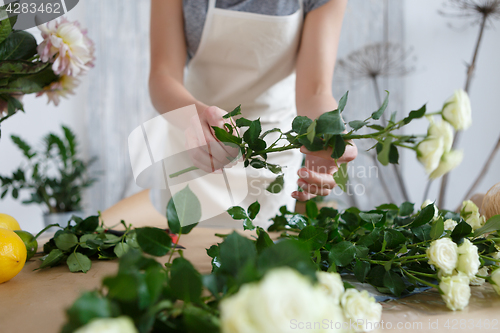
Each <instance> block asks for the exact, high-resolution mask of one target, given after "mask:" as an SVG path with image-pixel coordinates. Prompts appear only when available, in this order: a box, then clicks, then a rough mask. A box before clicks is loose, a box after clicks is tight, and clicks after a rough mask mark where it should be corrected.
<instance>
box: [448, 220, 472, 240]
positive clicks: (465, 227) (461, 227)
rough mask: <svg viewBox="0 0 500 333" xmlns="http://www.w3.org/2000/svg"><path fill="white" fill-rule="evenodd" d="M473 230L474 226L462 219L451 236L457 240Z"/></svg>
mask: <svg viewBox="0 0 500 333" xmlns="http://www.w3.org/2000/svg"><path fill="white" fill-rule="evenodd" d="M471 232H472V227H471V226H470V224H468V223H467V222H465V221H462V222H460V223H458V224H457V225H456V226H455V229H453V231H452V232H451V238H453V240H454V241H457V240H459V239H461V238H463V237H465V236H467V235H469V234H470V233H471Z"/></svg>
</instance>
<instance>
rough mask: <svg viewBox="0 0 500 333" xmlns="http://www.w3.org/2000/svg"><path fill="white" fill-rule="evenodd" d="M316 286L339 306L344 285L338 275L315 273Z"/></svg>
mask: <svg viewBox="0 0 500 333" xmlns="http://www.w3.org/2000/svg"><path fill="white" fill-rule="evenodd" d="M316 277H317V278H318V286H319V288H320V289H322V290H323V291H324V292H325V294H326V295H328V296H330V297H331V298H332V299H333V300H334V302H335V304H339V302H340V296H342V294H343V293H344V283H343V282H342V278H341V277H340V274H339V273H327V272H317V273H316Z"/></svg>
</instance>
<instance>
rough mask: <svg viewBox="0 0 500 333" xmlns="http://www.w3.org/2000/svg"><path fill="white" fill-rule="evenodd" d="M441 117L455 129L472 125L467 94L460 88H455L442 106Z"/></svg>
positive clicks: (462, 128) (463, 128)
mask: <svg viewBox="0 0 500 333" xmlns="http://www.w3.org/2000/svg"><path fill="white" fill-rule="evenodd" d="M442 112H443V119H444V120H446V121H448V122H449V123H450V124H451V125H452V126H453V127H454V128H455V129H456V130H457V131H458V130H465V129H467V128H469V127H470V126H471V125H472V116H471V106H470V99H469V95H467V93H466V92H465V91H464V90H462V89H459V90H455V92H454V94H453V96H451V97H450V98H448V100H446V102H445V103H444V106H443V111H442Z"/></svg>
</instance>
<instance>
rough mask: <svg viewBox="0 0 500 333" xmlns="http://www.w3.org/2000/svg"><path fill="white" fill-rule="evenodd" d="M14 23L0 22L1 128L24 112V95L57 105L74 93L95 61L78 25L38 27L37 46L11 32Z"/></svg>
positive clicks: (12, 19)
mask: <svg viewBox="0 0 500 333" xmlns="http://www.w3.org/2000/svg"><path fill="white" fill-rule="evenodd" d="M4 7H5V6H4ZM4 7H0V10H2V11H5V8H4ZM16 20H17V16H12V17H10V18H7V19H5V20H2V21H0V124H1V123H2V122H3V121H5V120H7V119H8V118H10V117H12V116H13V115H14V114H15V113H16V111H18V110H22V111H24V108H23V104H22V103H21V102H20V99H21V97H22V96H23V95H25V94H34V93H36V94H37V96H40V95H47V97H48V99H49V102H53V103H54V104H55V105H58V104H59V102H60V97H66V96H67V95H69V94H73V93H74V89H75V88H76V86H77V85H78V84H79V82H80V81H79V79H78V77H79V76H80V75H81V74H83V73H85V72H86V71H87V70H88V69H89V68H90V67H92V66H93V61H94V45H93V42H92V41H91V40H90V39H89V38H88V36H87V32H86V31H85V30H82V29H81V28H80V25H79V23H78V22H69V21H68V20H67V19H65V18H62V19H61V20H59V21H56V20H53V21H50V22H48V23H46V24H42V25H40V26H39V27H38V28H39V29H40V31H41V32H42V37H43V41H42V42H41V43H40V44H39V45H38V44H37V41H36V39H35V37H34V36H33V35H31V34H30V33H28V32H26V31H20V30H14V29H13V27H14V25H15V23H16Z"/></svg>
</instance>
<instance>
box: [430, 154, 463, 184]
mask: <svg viewBox="0 0 500 333" xmlns="http://www.w3.org/2000/svg"><path fill="white" fill-rule="evenodd" d="M463 159H464V153H463V152H462V151H461V150H451V151H449V152H447V153H446V152H445V153H444V154H443V156H441V161H440V162H439V165H438V167H437V168H436V169H435V170H434V171H432V173H431V174H430V176H429V177H430V178H432V179H436V178H439V177H441V176H443V175H445V174H447V173H448V172H450V171H451V170H453V169H455V168H456V167H457V166H459V165H460V163H462V160H463Z"/></svg>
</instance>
